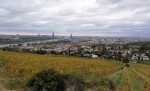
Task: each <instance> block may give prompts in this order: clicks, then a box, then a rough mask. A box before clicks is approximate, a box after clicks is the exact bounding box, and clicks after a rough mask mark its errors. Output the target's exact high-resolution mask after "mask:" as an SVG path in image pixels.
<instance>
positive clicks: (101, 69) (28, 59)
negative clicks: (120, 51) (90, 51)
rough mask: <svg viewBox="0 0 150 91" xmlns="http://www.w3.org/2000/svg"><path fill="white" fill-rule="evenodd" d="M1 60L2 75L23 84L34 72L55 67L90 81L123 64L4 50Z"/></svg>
mask: <svg viewBox="0 0 150 91" xmlns="http://www.w3.org/2000/svg"><path fill="white" fill-rule="evenodd" d="M0 60H1V61H0V62H1V68H0V71H1V73H2V74H0V75H1V77H6V78H7V79H9V80H11V81H12V82H16V84H17V83H19V84H22V85H23V86H24V85H25V83H27V81H28V80H29V79H30V78H31V77H32V76H33V75H34V74H36V73H38V72H40V71H42V70H47V69H55V70H56V71H58V72H60V73H62V74H71V75H75V76H78V77H82V78H83V79H84V80H85V81H86V82H90V81H92V80H95V79H101V78H103V77H105V76H106V75H108V74H111V73H113V72H115V71H117V70H118V69H120V68H121V66H122V64H121V63H120V62H116V61H106V60H100V59H87V58H77V57H66V56H54V55H38V54H29V53H17V52H4V51H0ZM11 85H14V84H10V87H11ZM14 87H15V86H14Z"/></svg>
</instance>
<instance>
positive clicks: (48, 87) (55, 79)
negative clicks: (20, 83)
mask: <svg viewBox="0 0 150 91" xmlns="http://www.w3.org/2000/svg"><path fill="white" fill-rule="evenodd" d="M27 86H28V87H30V88H31V89H32V90H33V91H66V90H67V91H83V90H84V81H83V80H82V79H81V78H77V77H74V76H71V75H64V74H60V73H58V72H56V71H54V70H52V69H50V70H46V71H42V72H39V73H37V74H36V75H35V76H34V77H33V78H32V79H31V80H29V81H28V83H27Z"/></svg>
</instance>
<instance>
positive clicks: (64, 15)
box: [0, 0, 150, 37]
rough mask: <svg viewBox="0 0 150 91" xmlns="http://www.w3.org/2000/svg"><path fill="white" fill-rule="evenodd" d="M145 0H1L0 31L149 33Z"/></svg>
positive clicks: (149, 14)
mask: <svg viewBox="0 0 150 91" xmlns="http://www.w3.org/2000/svg"><path fill="white" fill-rule="evenodd" d="M149 5H150V1H148V0H132V1H131V0H82V1H81V0H24V1H23V0H5V1H4V0H0V21H1V22H0V33H5V32H6V33H12V32H13V33H15V32H16V33H18V32H19V33H24V32H26V33H29V34H31V33H33V34H34V33H43V34H44V33H49V34H50V33H51V32H56V33H59V34H61V33H62V34H70V33H75V34H76V35H78V34H82V35H91V34H92V35H98V34H99V35H105V36H107V35H108V36H109V35H111V36H147V37H148V36H149V35H148V34H150V32H149V29H150V27H149V26H150V6H149Z"/></svg>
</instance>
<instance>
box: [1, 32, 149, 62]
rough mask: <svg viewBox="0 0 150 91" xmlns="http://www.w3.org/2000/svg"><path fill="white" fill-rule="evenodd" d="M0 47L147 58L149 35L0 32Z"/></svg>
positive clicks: (12, 49)
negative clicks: (105, 35) (104, 35)
mask: <svg viewBox="0 0 150 91" xmlns="http://www.w3.org/2000/svg"><path fill="white" fill-rule="evenodd" d="M0 48H1V49H3V50H8V51H20V52H31V53H38V54H57V55H70V56H79V57H88V58H102V59H103V58H104V59H111V60H120V61H121V60H123V58H126V57H127V58H128V59H131V60H134V61H138V60H149V58H150V38H144V37H102V36H73V34H70V36H56V34H55V33H52V34H51V35H40V34H38V35H19V34H16V35H0Z"/></svg>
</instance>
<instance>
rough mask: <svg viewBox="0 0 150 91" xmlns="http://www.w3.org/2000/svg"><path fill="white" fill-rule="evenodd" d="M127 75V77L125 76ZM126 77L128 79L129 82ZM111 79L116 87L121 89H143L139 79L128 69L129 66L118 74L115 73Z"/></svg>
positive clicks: (133, 90)
mask: <svg viewBox="0 0 150 91" xmlns="http://www.w3.org/2000/svg"><path fill="white" fill-rule="evenodd" d="M125 71H126V73H125ZM127 75H128V76H129V78H127ZM127 79H129V80H130V83H129V82H128V80H127ZM112 80H113V82H114V83H115V85H116V89H120V90H123V91H124V90H128V89H131V91H144V88H143V86H142V83H141V81H140V79H139V78H138V77H137V76H136V75H135V74H134V73H133V72H132V71H131V70H130V68H124V70H122V71H121V72H120V73H119V74H116V75H115V76H114V77H113V78H112ZM129 84H130V88H129Z"/></svg>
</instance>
